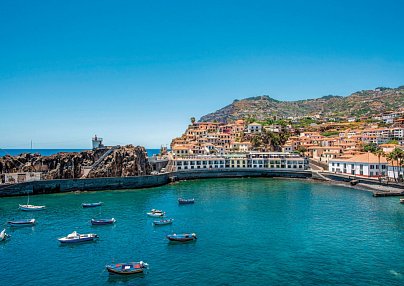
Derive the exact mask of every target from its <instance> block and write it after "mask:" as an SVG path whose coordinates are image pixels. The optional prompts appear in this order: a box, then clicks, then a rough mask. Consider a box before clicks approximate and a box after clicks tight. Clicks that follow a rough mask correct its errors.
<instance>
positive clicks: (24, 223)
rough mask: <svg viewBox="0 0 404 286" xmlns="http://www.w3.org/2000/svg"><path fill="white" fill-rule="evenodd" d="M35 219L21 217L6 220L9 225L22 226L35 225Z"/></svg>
mask: <svg viewBox="0 0 404 286" xmlns="http://www.w3.org/2000/svg"><path fill="white" fill-rule="evenodd" d="M35 222H36V220H35V219H21V220H10V221H8V222H7V224H8V225H9V226H14V227H22V226H33V225H35Z"/></svg>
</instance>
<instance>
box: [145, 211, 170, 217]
mask: <svg viewBox="0 0 404 286" xmlns="http://www.w3.org/2000/svg"><path fill="white" fill-rule="evenodd" d="M165 214H166V213H165V212H163V211H161V210H156V209H152V210H151V211H150V212H148V213H147V215H148V216H151V217H164V216H165Z"/></svg>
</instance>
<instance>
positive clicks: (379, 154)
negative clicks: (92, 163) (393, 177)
mask: <svg viewBox="0 0 404 286" xmlns="http://www.w3.org/2000/svg"><path fill="white" fill-rule="evenodd" d="M373 154H375V155H376V156H377V158H378V160H379V171H378V177H379V178H380V177H381V173H380V169H381V168H380V157H384V156H386V154H385V153H384V151H383V150H382V149H381V148H380V147H379V148H378V149H376V150H375V152H374V153H373Z"/></svg>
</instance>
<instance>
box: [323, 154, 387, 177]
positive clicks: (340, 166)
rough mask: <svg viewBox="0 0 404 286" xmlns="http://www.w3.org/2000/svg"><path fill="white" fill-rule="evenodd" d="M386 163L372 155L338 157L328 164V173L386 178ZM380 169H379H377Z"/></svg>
mask: <svg viewBox="0 0 404 286" xmlns="http://www.w3.org/2000/svg"><path fill="white" fill-rule="evenodd" d="M387 166H388V164H387V161H386V158H385V157H380V164H379V158H378V156H376V155H374V154H372V153H364V154H359V155H354V156H350V157H339V158H335V159H331V160H330V161H329V162H328V171H330V172H335V173H342V174H347V175H355V176H362V177H378V176H379V175H380V176H387ZM379 167H380V168H379Z"/></svg>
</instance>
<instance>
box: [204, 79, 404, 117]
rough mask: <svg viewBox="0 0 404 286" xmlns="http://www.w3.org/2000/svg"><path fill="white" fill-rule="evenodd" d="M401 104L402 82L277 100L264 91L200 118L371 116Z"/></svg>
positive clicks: (401, 105) (400, 106)
mask: <svg viewBox="0 0 404 286" xmlns="http://www.w3.org/2000/svg"><path fill="white" fill-rule="evenodd" d="M403 108H404V86H400V87H398V88H386V87H379V88H376V89H375V90H362V91H358V92H355V93H353V94H351V95H349V96H335V95H327V96H323V97H321V98H316V99H307V100H298V101H279V100H276V99H273V98H271V97H269V96H267V95H264V96H256V97H250V98H245V99H242V100H234V101H233V103H232V104H229V105H227V106H225V107H223V108H221V109H219V110H217V111H215V112H213V113H209V114H207V115H204V116H202V117H201V119H200V120H199V121H205V122H206V121H218V122H231V121H234V120H237V119H242V118H251V117H252V118H255V119H257V120H266V119H268V118H272V117H274V116H276V117H277V118H287V117H305V116H315V115H320V116H321V117H328V118H335V117H360V116H374V115H378V114H380V113H383V112H388V111H397V110H399V109H403Z"/></svg>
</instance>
